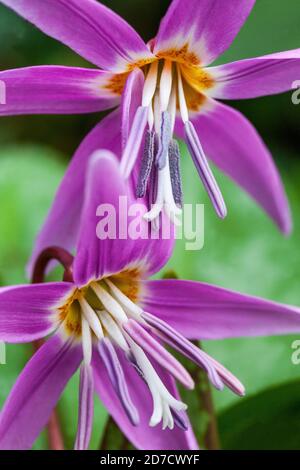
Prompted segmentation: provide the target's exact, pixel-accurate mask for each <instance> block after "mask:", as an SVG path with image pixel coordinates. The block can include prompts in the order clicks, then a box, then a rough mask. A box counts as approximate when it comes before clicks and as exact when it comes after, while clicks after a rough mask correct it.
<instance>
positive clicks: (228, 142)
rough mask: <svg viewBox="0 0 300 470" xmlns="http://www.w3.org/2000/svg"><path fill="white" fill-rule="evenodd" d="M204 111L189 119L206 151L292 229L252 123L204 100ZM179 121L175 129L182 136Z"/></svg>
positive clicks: (277, 179)
mask: <svg viewBox="0 0 300 470" xmlns="http://www.w3.org/2000/svg"><path fill="white" fill-rule="evenodd" d="M207 104H208V106H207V107H206V109H205V111H204V112H202V113H199V114H194V115H193V117H192V122H193V124H194V126H195V128H196V131H197V133H198V135H199V138H200V141H201V143H202V145H203V149H204V152H205V154H206V155H207V156H208V157H209V158H210V159H211V160H212V161H213V162H214V163H215V164H216V165H217V166H218V167H219V168H220V169H221V170H222V171H223V172H224V173H225V174H227V175H228V176H230V178H232V179H233V180H234V181H235V182H236V183H237V184H238V185H239V186H241V187H242V188H243V189H244V190H245V191H247V192H248V193H249V194H250V196H252V197H253V199H254V200H255V201H256V202H257V203H258V204H259V205H260V206H262V208H263V209H264V210H265V211H266V213H267V214H268V215H269V216H270V217H271V218H272V219H273V220H274V222H275V223H276V224H277V225H278V227H279V228H280V230H281V231H282V232H283V233H286V234H288V233H289V232H290V231H291V216H290V211H289V205H288V201H287V197H286V194H285V191H284V187H283V185H282V182H281V180H280V176H279V174H278V171H277V169H276V167H275V165H274V162H273V160H272V156H271V154H270V152H269V150H268V149H267V147H266V145H265V144H264V142H263V141H262V139H261V137H260V136H259V134H258V133H257V131H256V130H255V128H254V127H253V126H252V124H251V123H250V122H249V121H248V120H247V119H246V118H245V117H244V116H243V115H242V114H241V113H239V112H238V111H236V110H234V109H233V108H230V107H229V106H226V105H224V104H222V103H218V102H217V101H214V100H208V101H207ZM183 132H184V130H183V126H182V123H181V122H180V120H179V119H178V121H177V133H178V134H179V135H180V136H183V135H184V134H183Z"/></svg>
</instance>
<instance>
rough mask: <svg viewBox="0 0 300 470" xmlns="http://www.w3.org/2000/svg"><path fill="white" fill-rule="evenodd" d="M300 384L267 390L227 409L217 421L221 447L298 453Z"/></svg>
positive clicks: (294, 383)
mask: <svg viewBox="0 0 300 470" xmlns="http://www.w3.org/2000/svg"><path fill="white" fill-rule="evenodd" d="M299 396H300V383H299V382H292V383H288V384H284V385H280V386H278V387H274V388H270V389H267V390H265V391H263V392H262V393H259V394H257V395H255V396H253V397H252V398H249V399H248V400H243V401H242V402H241V403H239V404H238V405H235V406H233V407H231V408H229V409H228V410H227V411H225V412H224V413H222V414H221V415H220V418H219V426H220V431H221V435H222V448H223V449H235V450H299V436H300V402H299Z"/></svg>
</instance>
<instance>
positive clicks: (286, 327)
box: [143, 279, 300, 340]
mask: <svg viewBox="0 0 300 470" xmlns="http://www.w3.org/2000/svg"><path fill="white" fill-rule="evenodd" d="M143 307H144V309H145V310H146V311H148V312H150V313H152V314H154V315H156V316H157V317H159V318H161V319H162V320H164V321H165V322H166V323H168V324H169V325H170V326H172V327H173V328H174V329H175V330H177V331H178V332H179V333H181V334H183V335H184V336H186V337H187V338H189V339H201V340H207V339H224V338H236V337H240V336H245V337H247V336H264V335H279V334H290V333H299V331H300V309H299V308H298V307H293V306H289V305H284V304H280V303H277V302H272V301H270V300H265V299H261V298H259V297H252V296H248V295H243V294H240V293H238V292H234V291H230V290H227V289H222V288H220V287H215V286H211V285H209V284H204V283H202V282H193V281H181V280H178V279H177V280H176V279H172V280H167V279H165V280H160V281H148V282H145V296H144V298H143Z"/></svg>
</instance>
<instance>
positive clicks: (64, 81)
mask: <svg viewBox="0 0 300 470" xmlns="http://www.w3.org/2000/svg"><path fill="white" fill-rule="evenodd" d="M0 80H1V81H2V82H3V83H4V84H5V93H6V103H5V104H2V105H1V106H0V116H9V115H17V114H77V113H78V114H80V113H92V112H96V111H103V110H105V109H108V108H112V107H114V106H116V105H117V104H119V102H120V95H118V94H117V93H114V92H113V91H110V83H111V82H112V80H113V74H111V73H107V72H102V71H100V70H93V69H84V68H79V67H78V68H75V67H59V66H44V67H27V68H20V69H15V70H5V71H3V72H0Z"/></svg>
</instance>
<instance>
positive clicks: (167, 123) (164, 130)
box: [156, 111, 172, 170]
mask: <svg viewBox="0 0 300 470" xmlns="http://www.w3.org/2000/svg"><path fill="white" fill-rule="evenodd" d="M171 140H172V128H171V120H170V114H169V112H168V111H164V112H163V113H162V115H161V129H160V135H159V148H158V152H157V157H156V163H157V166H158V169H159V170H162V169H163V168H164V167H165V166H166V164H167V159H168V151H169V144H170V142H171Z"/></svg>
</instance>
